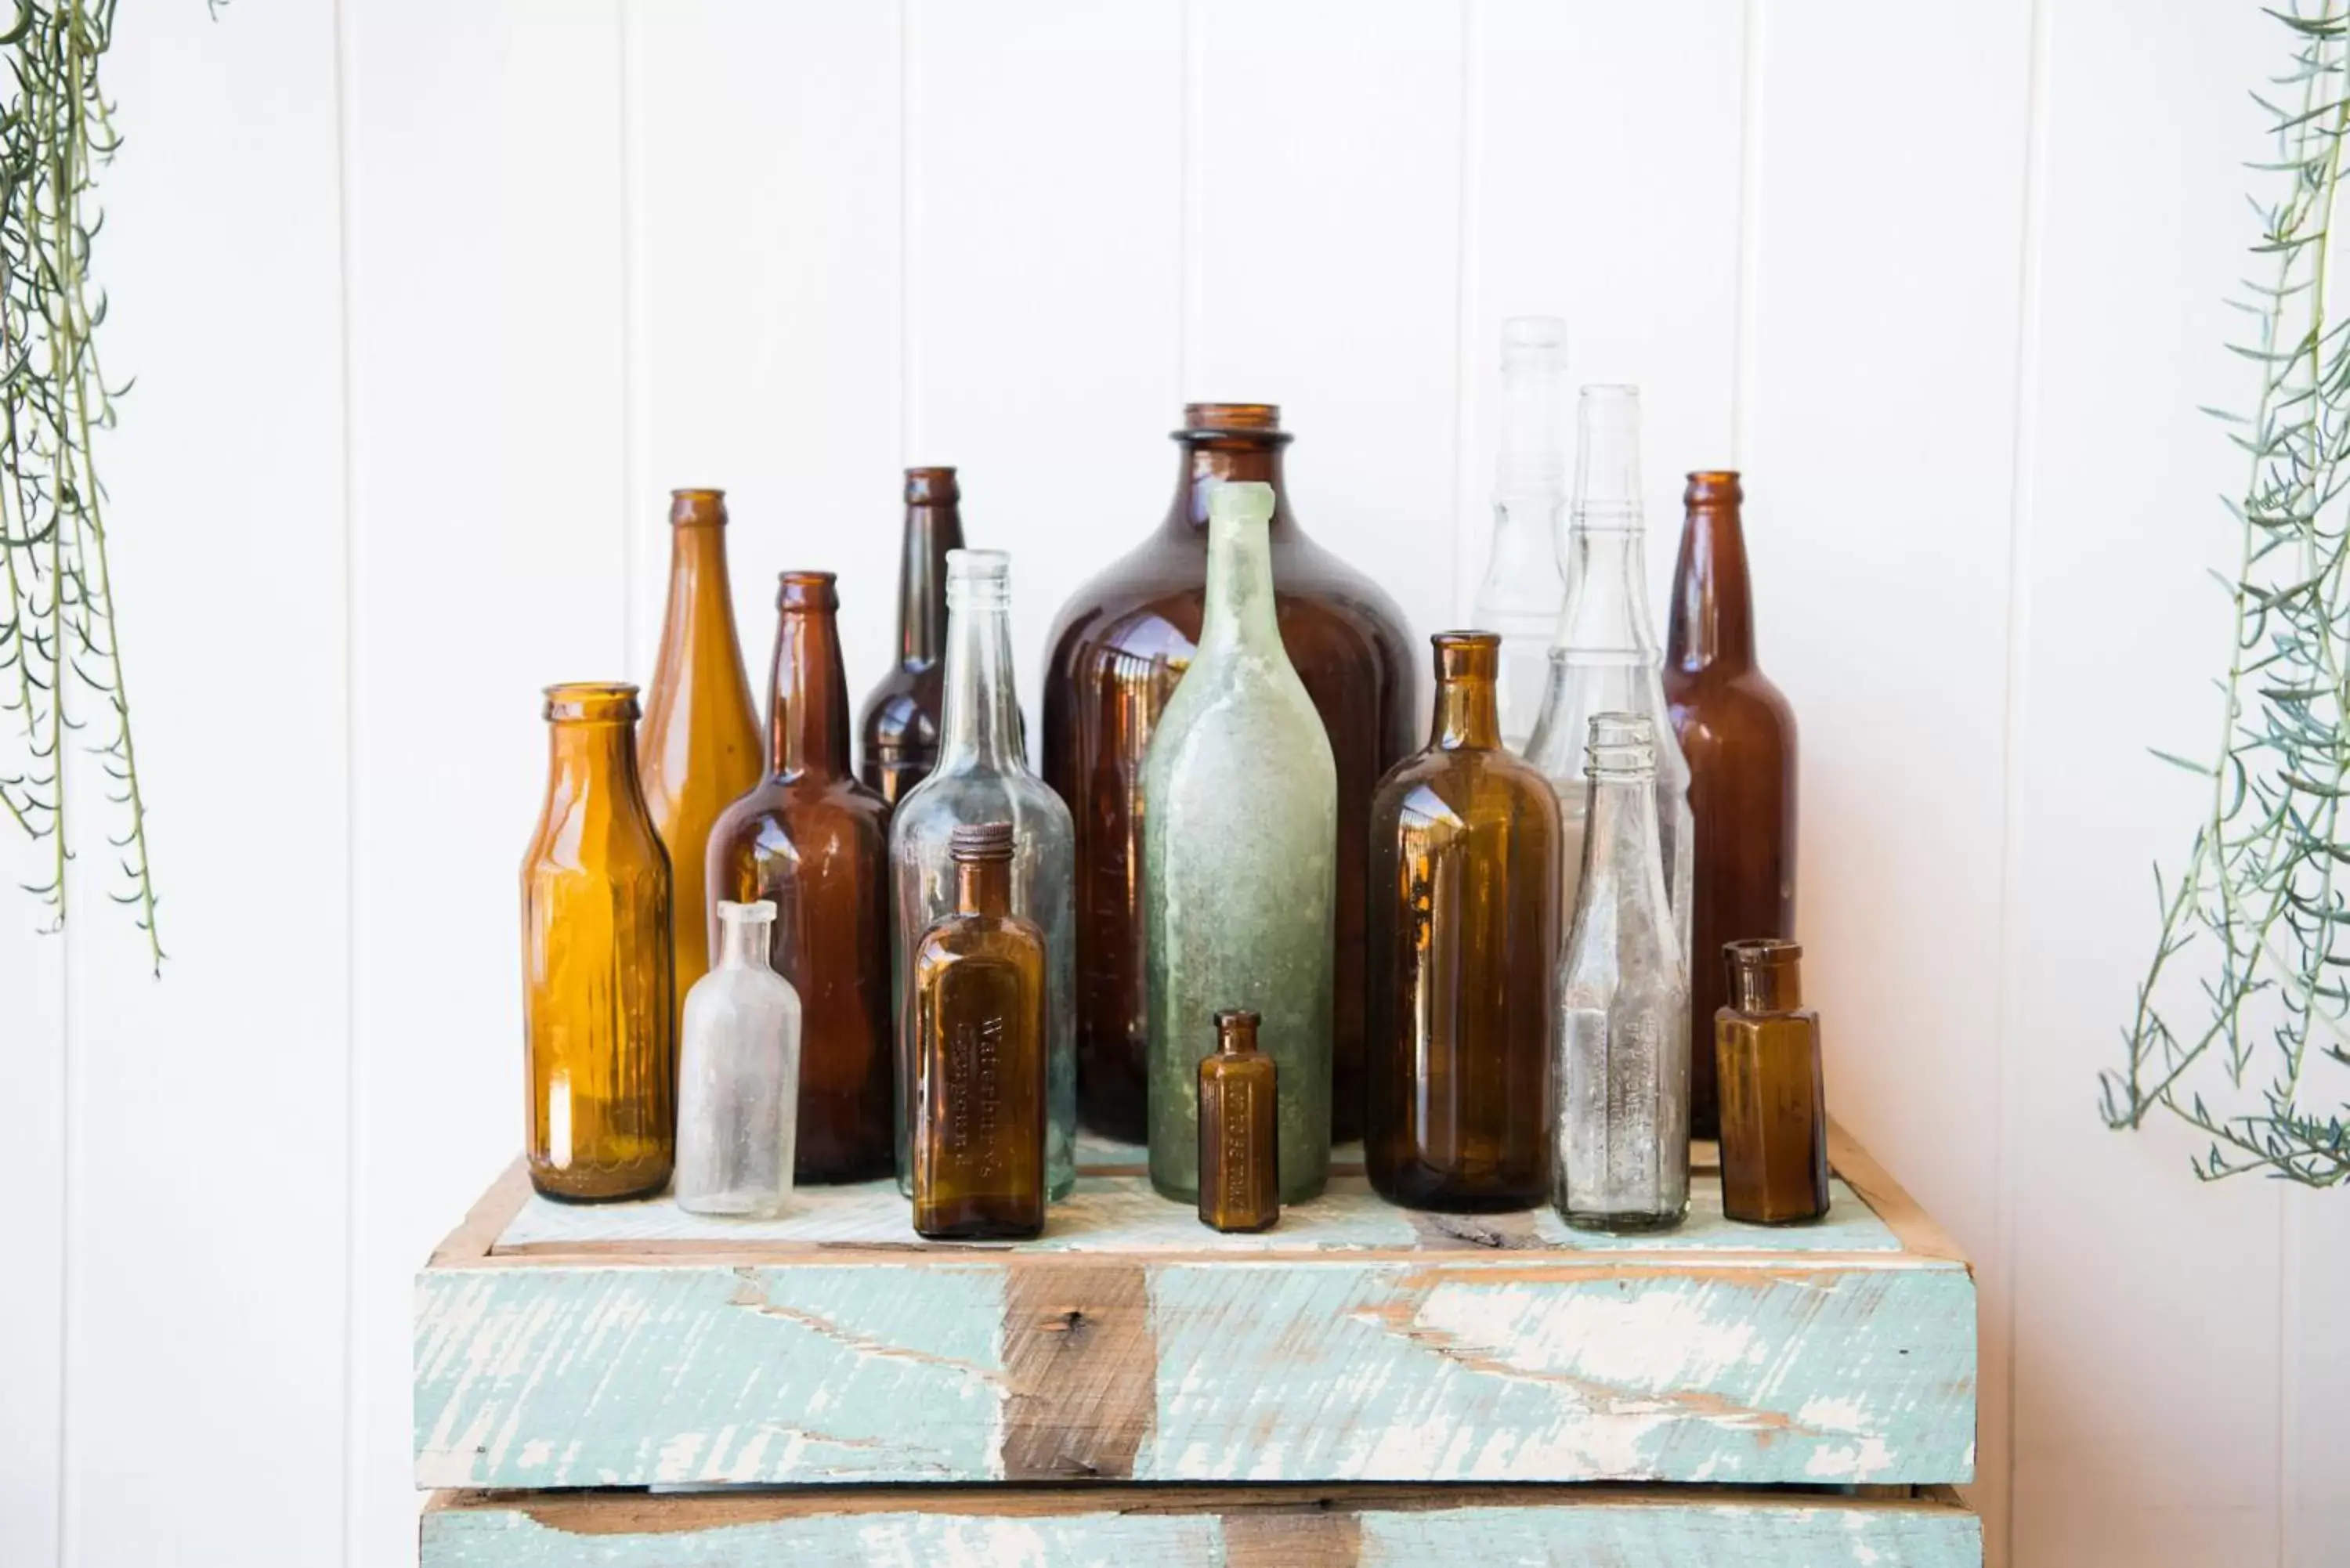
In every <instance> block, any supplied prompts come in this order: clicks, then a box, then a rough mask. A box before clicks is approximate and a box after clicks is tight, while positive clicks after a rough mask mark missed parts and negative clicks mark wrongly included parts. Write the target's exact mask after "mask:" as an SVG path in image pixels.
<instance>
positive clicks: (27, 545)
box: [0, 0, 163, 969]
mask: <svg viewBox="0 0 2350 1568" xmlns="http://www.w3.org/2000/svg"><path fill="white" fill-rule="evenodd" d="M114 19H115V6H114V3H113V0H65V3H63V4H51V5H42V4H36V0H0V27H5V31H0V58H5V63H6V67H7V69H8V71H9V75H10V78H11V80H10V82H9V84H8V86H9V92H10V96H9V99H8V101H7V103H6V105H5V118H0V378H5V379H0V454H5V472H0V586H5V589H6V597H5V600H0V820H5V821H6V822H9V823H13V824H14V826H15V827H16V829H17V830H20V831H21V832H23V833H24V834H25V835H26V836H29V837H30V838H32V839H33V840H35V841H36V842H37V843H38V844H40V845H41V846H42V847H43V850H44V851H45V856H46V870H45V872H44V873H41V874H39V875H38V878H37V879H36V881H35V882H33V883H32V884H30V885H29V890H30V891H31V892H33V893H34V894H35V895H36V897H38V898H40V899H41V900H42V901H43V902H44V903H45V904H46V905H47V909H48V911H49V919H50V924H51V926H52V928H53V929H54V928H55V927H57V926H62V925H63V923H64V921H65V918H66V912H67V889H68V877H67V875H66V870H67V863H68V860H70V859H71V858H72V854H73V846H74V844H75V843H76V842H77V840H76V838H75V837H74V836H73V834H72V833H69V832H68V812H67V795H68V789H67V781H68V765H67V757H68V753H69V751H70V752H71V753H76V754H86V755H88V756H91V757H94V758H96V759H97V763H98V765H99V768H100V769H101V770H102V772H103V774H104V775H105V777H106V779H107V780H108V782H109V787H108V789H107V792H106V794H107V796H108V799H109V801H110V802H111V804H112V805H113V806H114V807H115V808H116V809H117V814H118V815H117V823H116V827H115V830H113V831H110V832H109V834H108V842H109V844H110V845H111V846H112V847H113V848H114V850H115V851H116V858H117V861H118V868H119V870H120V877H121V884H120V888H118V889H117V890H116V891H115V893H114V895H113V897H114V898H115V899H116V901H117V902H119V903H121V904H124V905H127V906H128V907H129V908H130V909H131V910H132V912H133V917H134V919H136V920H137V922H138V924H139V927H140V929H141V930H143V931H145V932H146V933H147V937H148V944H149V950H150V951H151V954H152V956H153V960H154V962H155V964H156V965H157V967H158V968H159V969H160V967H161V963H162V959H163V950H162V948H161V945H160V941H159V939H158V937H157V933H156V927H155V885H154V878H153V877H152V875H151V868H150V865H149V860H148V853H147V811H146V802H145V798H144V796H143V795H142V794H140V785H139V767H138V756H137V753H136V752H135V751H134V750H133V748H132V744H131V738H130V692H129V689H128V687H127V686H126V684H125V682H124V679H123V663H122V651H121V645H120V641H119V640H118V639H117V637H116V626H115V616H114V587H113V577H112V573H111V570H110V567H109V562H108V558H107V545H108V540H107V533H106V520H105V514H104V504H105V497H106V492H105V488H104V486H103V485H102V484H100V483H99V476H98V469H97V462H96V453H95V451H94V449H93V445H92V441H93V437H94V436H95V434H96V432H98V431H102V430H105V429H108V428H109V427H110V426H111V425H112V424H113V422H114V399H115V397H116V396H117V394H118V393H119V392H120V389H109V387H108V385H107V384H106V380H105V378H104V376H103V375H102V374H101V373H100V371H99V360H98V351H97V348H96V343H95V338H96V336H97V332H98V328H99V324H100V323H102V322H103V321H104V320H105V319H106V297H105V296H104V295H103V294H101V293H99V291H98V290H97V289H96V287H95V286H93V285H92V283H91V282H90V253H91V248H92V243H93V242H94V241H95V240H96V238H97V236H98V233H99V225H100V223H101V219H100V216H99V213H98V211H97V209H96V207H95V205H94V203H93V202H92V192H93V187H94V184H95V181H96V176H97V173H98V171H99V170H100V169H102V168H104V167H105V166H106V164H107V163H108V162H109V161H110V160H111V159H112V158H113V156H114V150H115V147H116V145H117V139H116V137H115V133H114V129H113V125H112V119H111V111H110V109H109V105H108V104H107V101H106V99H105V96H104V94H103V92H102V91H101V90H100V88H99V78H98V70H99V60H100V58H101V57H103V56H104V55H105V53H106V50H107V46H108V45H109V43H110V42H111V41H112V38H113V33H114ZM69 737H70V738H71V741H72V744H71V745H70V747H69V746H68V738H69ZM77 826H78V825H77Z"/></svg>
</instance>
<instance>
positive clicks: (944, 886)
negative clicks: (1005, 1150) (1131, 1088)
mask: <svg viewBox="0 0 2350 1568" xmlns="http://www.w3.org/2000/svg"><path fill="white" fill-rule="evenodd" d="M945 680H946V690H945V695H944V698H943V700H942V706H941V711H940V734H939V759H938V764H937V766H936V767H935V768H933V769H932V770H931V774H930V776H929V777H927V778H925V779H923V780H922V782H921V783H920V784H916V785H915V786H914V787H913V788H912V789H911V790H910V791H909V792H907V794H906V797H905V799H903V800H902V801H900V802H899V804H898V810H897V814H896V815H895V816H894V817H893V818H892V819H891V821H890V825H889V867H890V880H891V883H892V885H893V887H894V888H895V894H894V897H895V898H896V900H897V918H896V919H895V920H894V921H893V922H892V929H893V931H894V963H893V966H892V967H893V971H894V973H895V975H896V986H895V991H896V995H897V1015H898V1075H897V1077H898V1186H899V1190H900V1191H903V1192H906V1193H908V1194H911V1192H912V1191H913V1179H914V1168H913V1164H912V1160H911V1157H910V1141H909V1140H910V1137H911V1136H912V1132H913V1119H912V1118H913V1104H912V1100H911V1098H910V1090H911V1085H912V1083H913V1077H912V1072H913V1063H912V1056H911V1052H912V1050H913V1041H912V1029H913V1019H912V1012H911V1009H910V1005H909V1002H908V995H909V989H910V984H911V981H910V977H909V975H908V971H907V961H908V960H907V955H908V952H909V950H910V948H911V947H912V945H913V943H914V942H916V941H917V940H920V937H921V935H922V933H923V932H924V931H926V930H928V929H930V928H931V926H932V925H934V924H936V923H937V922H938V921H940V920H942V919H946V918H947V917H948V916H949V915H951V914H953V913H954V911H955V867H954V860H953V857H952V855H951V853H950V840H951V838H952V837H953V835H954V830H955V829H956V828H958V827H961V826H967V825H970V824H973V823H987V822H1008V823H1010V824H1011V825H1012V832H1013V844H1014V848H1013V854H1012V871H1011V878H1012V912H1013V913H1014V915H1017V916H1019V917H1020V918H1021V919H1025V920H1028V921H1031V922H1033V923H1034V924H1035V926H1036V928H1037V929H1039V930H1041V931H1042V932H1044V934H1045V997H1046V1005H1045V1186H1046V1189H1047V1190H1048V1193H1049V1195H1050V1196H1051V1197H1052V1198H1053V1199H1055V1200H1058V1199H1063V1198H1066V1197H1067V1196H1068V1195H1069V1192H1070V1190H1071V1189H1073V1188H1075V1187H1076V1181H1077V1154H1076V1143H1077V1058H1076V929H1075V921H1074V915H1073V890H1072V886H1071V884H1072V879H1073V878H1074V877H1075V875H1076V828H1075V826H1073V825H1072V823H1071V822H1070V819H1069V808H1068V807H1067V806H1066V805H1062V804H1061V797H1060V796H1059V795H1057V794H1054V793H1053V790H1052V788H1051V786H1050V785H1048V784H1045V781H1044V780H1043V779H1041V778H1039V777H1037V776H1036V774H1034V773H1033V772H1031V771H1030V770H1029V767H1028V758H1027V755H1026V753H1024V751H1023V750H1022V747H1021V732H1020V697H1019V692H1018V691H1017V689H1016V687H1015V685H1014V677H1013V665H1012V558H1011V557H1010V556H1006V555H1005V554H1004V553H1003V551H1001V550H951V551H949V552H948V553H947V637H946V674H945Z"/></svg>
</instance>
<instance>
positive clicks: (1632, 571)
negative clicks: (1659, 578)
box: [1553, 518, 1657, 664]
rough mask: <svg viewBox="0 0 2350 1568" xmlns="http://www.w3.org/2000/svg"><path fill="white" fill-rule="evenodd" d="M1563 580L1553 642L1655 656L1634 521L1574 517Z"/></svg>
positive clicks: (1645, 659) (1593, 653) (1608, 654)
mask: <svg viewBox="0 0 2350 1568" xmlns="http://www.w3.org/2000/svg"><path fill="white" fill-rule="evenodd" d="M1566 581H1567V589H1566V607H1565V610H1564V611H1562V612H1561V613H1560V616H1559V618H1558V638H1557V640H1556V641H1555V643H1554V644H1553V646H1554V647H1555V648H1559V649H1565V650H1566V651H1568V652H1570V653H1575V654H1578V655H1586V656H1590V657H1593V658H1599V659H1620V660H1622V661H1623V662H1625V663H1648V664H1653V663H1655V662H1656V659H1657V639H1656V634H1655V633H1654V632H1652V631H1651V630H1650V629H1649V627H1650V625H1651V622H1650V621H1649V619H1648V565H1647V550H1646V548H1645V540H1644V536H1643V531H1642V529H1641V528H1640V527H1639V525H1638V524H1629V525H1627V524H1622V523H1612V522H1611V523H1609V524H1606V525H1604V526H1601V525H1594V524H1589V523H1586V522H1585V521H1584V520H1582V519H1580V518H1578V519H1576V520H1575V523H1574V524H1573V525H1572V526H1571V527H1570V528H1569V529H1568V531H1567V574H1566Z"/></svg>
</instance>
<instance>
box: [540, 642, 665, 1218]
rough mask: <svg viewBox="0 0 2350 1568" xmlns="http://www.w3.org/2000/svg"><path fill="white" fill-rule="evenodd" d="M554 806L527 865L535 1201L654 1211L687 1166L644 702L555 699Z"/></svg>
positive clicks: (603, 689)
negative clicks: (640, 728)
mask: <svg viewBox="0 0 2350 1568" xmlns="http://www.w3.org/2000/svg"><path fill="white" fill-rule="evenodd" d="M546 718H547V721H548V722H549V724H550V725H551V726H552V727H551V728H550V729H549V731H548V732H547V776H546V804H545V805H543V806H541V807H540V810H539V816H538V831H537V832H536V834H535V835H534V836H532V838H531V841H530V852H529V853H528V854H527V855H525V857H523V863H522V985H523V1009H522V1016H523V1056H524V1063H525V1075H526V1076H527V1078H528V1080H529V1085H530V1098H529V1102H528V1106H527V1107H526V1118H525V1119H526V1126H525V1152H526V1153H527V1155H528V1157H529V1164H530V1180H531V1185H532V1186H534V1187H536V1189H538V1190H539V1191H541V1192H543V1193H545V1194H546V1196H547V1197H549V1198H562V1199H574V1200H579V1201H595V1200H599V1199H617V1198H641V1197H645V1196H647V1195H648V1194H650V1193H655V1192H659V1191H660V1189H662V1188H663V1187H664V1186H666V1185H667V1184H668V1182H669V1176H670V1167H671V1161H672V1159H673V1158H674V1155H675V1151H676V1131H677V1113H676V1105H677V1049H676V1041H677V1034H676V1029H677V1011H676V999H675V995H674V990H675V979H674V972H673V971H672V969H671V945H670V944H671V932H670V866H669V853H668V851H667V850H665V849H663V848H662V847H661V841H660V836H659V835H658V834H656V833H655V832H654V831H653V823H652V817H651V815H650V814H649V813H648V812H647V811H646V810H645V797H644V792H643V790H642V789H641V788H640V787H639V784H638V783H637V730H636V724H637V689H636V688H635V687H634V686H628V685H619V684H579V685H570V686H550V687H548V688H547V689H546Z"/></svg>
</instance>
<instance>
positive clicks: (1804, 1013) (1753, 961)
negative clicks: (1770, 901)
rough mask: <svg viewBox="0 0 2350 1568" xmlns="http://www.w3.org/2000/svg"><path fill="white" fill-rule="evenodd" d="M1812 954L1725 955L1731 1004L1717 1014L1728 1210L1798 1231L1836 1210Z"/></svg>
mask: <svg viewBox="0 0 2350 1568" xmlns="http://www.w3.org/2000/svg"><path fill="white" fill-rule="evenodd" d="M1803 957H1804V950H1803V949H1802V948H1801V947H1799V946H1797V945H1796V944H1795V943H1794V942H1783V941H1778V940H1758V941H1744V942H1731V943H1730V944H1729V945H1728V946H1727V947H1725V948H1724V949H1723V950H1722V955H1721V958H1722V963H1721V968H1722V973H1723V977H1724V979H1725V980H1726V981H1728V983H1729V992H1730V1003H1729V1005H1728V1006H1726V1007H1724V1008H1722V1009H1721V1012H1718V1013H1716V1014H1715V1015H1714V1022H1713V1041H1714V1052H1713V1054H1714V1055H1715V1056H1716V1058H1717V1060H1716V1063H1715V1068H1716V1071H1717V1073H1718V1074H1719V1075H1720V1082H1721V1211H1722V1212H1723V1213H1724V1214H1727V1215H1728V1216H1730V1218H1731V1219H1732V1220H1745V1221H1746V1222H1747V1223H1749V1224H1752V1225H1792V1224H1796V1223H1800V1222H1801V1221H1803V1220H1816V1219H1818V1218H1819V1217H1820V1216H1821V1215H1823V1214H1825V1213H1826V1212H1827V1211H1828V1103H1827V1089H1826V1085H1825V1083H1824V1082H1823V1080H1822V1077H1821V1073H1820V1015H1819V1014H1818V1013H1816V1012H1813V1011H1812V1010H1811V1009H1810V1008H1808V1007H1805V1006H1804V983H1803V975H1802V961H1803Z"/></svg>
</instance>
